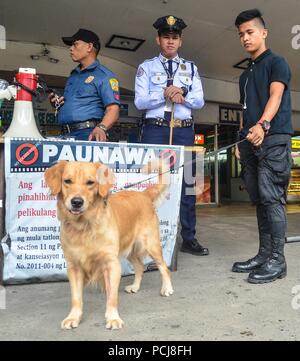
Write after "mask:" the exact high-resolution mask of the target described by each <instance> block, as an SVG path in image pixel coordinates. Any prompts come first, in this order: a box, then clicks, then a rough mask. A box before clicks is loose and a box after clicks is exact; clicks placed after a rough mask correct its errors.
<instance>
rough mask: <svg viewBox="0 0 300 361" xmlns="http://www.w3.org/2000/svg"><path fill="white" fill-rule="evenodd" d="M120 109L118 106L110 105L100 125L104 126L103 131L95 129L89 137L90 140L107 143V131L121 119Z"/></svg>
mask: <svg viewBox="0 0 300 361" xmlns="http://www.w3.org/2000/svg"><path fill="white" fill-rule="evenodd" d="M119 113H120V107H119V105H118V104H110V105H108V106H107V107H106V109H105V114H104V117H103V119H102V121H101V123H100V124H102V125H103V129H101V128H100V127H98V126H97V127H95V128H94V129H93V131H92V133H91V134H90V135H89V138H88V140H94V139H95V140H96V141H97V142H105V141H106V140H107V139H106V131H105V130H104V129H105V128H106V129H107V130H108V129H110V128H111V127H112V126H113V125H114V124H115V123H116V122H117V120H118V119H119Z"/></svg>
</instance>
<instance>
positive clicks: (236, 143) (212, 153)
mask: <svg viewBox="0 0 300 361" xmlns="http://www.w3.org/2000/svg"><path fill="white" fill-rule="evenodd" d="M245 140H247V139H246V138H244V139H242V140H239V141H237V142H235V143H232V144H229V145H226V146H225V147H222V148H219V149H217V150H215V151H213V152H209V153H207V154H205V156H204V158H208V157H209V158H210V157H214V156H216V155H217V154H218V153H220V152H223V151H224V150H227V149H230V148H232V147H235V146H236V145H238V144H241V143H243V142H244V141H245ZM195 162H196V159H192V160H190V161H188V162H187V163H183V164H181V165H180V166H178V167H176V168H172V171H174V170H179V169H180V168H183V167H184V166H187V165H190V164H193V163H195ZM170 172H171V169H169V170H167V171H165V172H163V173H161V174H160V175H164V174H167V173H170ZM157 177H158V175H157V174H156V175H154V176H151V177H148V178H146V179H143V180H141V181H139V182H136V183H130V184H127V185H125V186H124V187H121V188H117V189H114V190H113V191H112V192H113V193H115V192H120V191H123V190H126V189H128V188H132V187H135V186H137V185H139V184H142V183H145V182H148V181H149V180H151V179H154V178H157Z"/></svg>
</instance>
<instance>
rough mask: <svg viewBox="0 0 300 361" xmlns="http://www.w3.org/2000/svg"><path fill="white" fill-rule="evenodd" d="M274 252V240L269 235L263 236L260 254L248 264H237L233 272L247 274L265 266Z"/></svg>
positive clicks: (260, 242) (233, 267)
mask: <svg viewBox="0 0 300 361" xmlns="http://www.w3.org/2000/svg"><path fill="white" fill-rule="evenodd" d="M271 252H272V239H271V235H269V234H262V235H261V236H260V240H259V250H258V254H257V255H256V256H255V257H253V258H250V259H249V260H248V261H246V262H235V263H234V264H233V266H232V272H239V273H247V272H251V271H253V270H255V269H257V268H259V267H260V266H261V265H263V264H264V263H265V262H266V261H267V259H268V257H270V255H271Z"/></svg>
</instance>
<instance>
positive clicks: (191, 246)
mask: <svg viewBox="0 0 300 361" xmlns="http://www.w3.org/2000/svg"><path fill="white" fill-rule="evenodd" d="M180 250H181V252H186V253H190V254H193V255H195V256H207V255H208V254H209V250H208V248H205V247H202V246H201V244H200V243H199V242H198V241H197V240H196V239H195V238H194V239H193V240H191V241H183V242H182V246H181V249H180Z"/></svg>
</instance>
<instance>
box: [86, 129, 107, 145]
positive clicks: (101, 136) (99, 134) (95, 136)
mask: <svg viewBox="0 0 300 361" xmlns="http://www.w3.org/2000/svg"><path fill="white" fill-rule="evenodd" d="M88 140H96V141H97V142H106V140H107V139H106V133H105V131H104V130H103V129H101V128H99V127H95V128H94V129H93V131H92V133H91V134H90V135H89V138H88Z"/></svg>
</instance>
